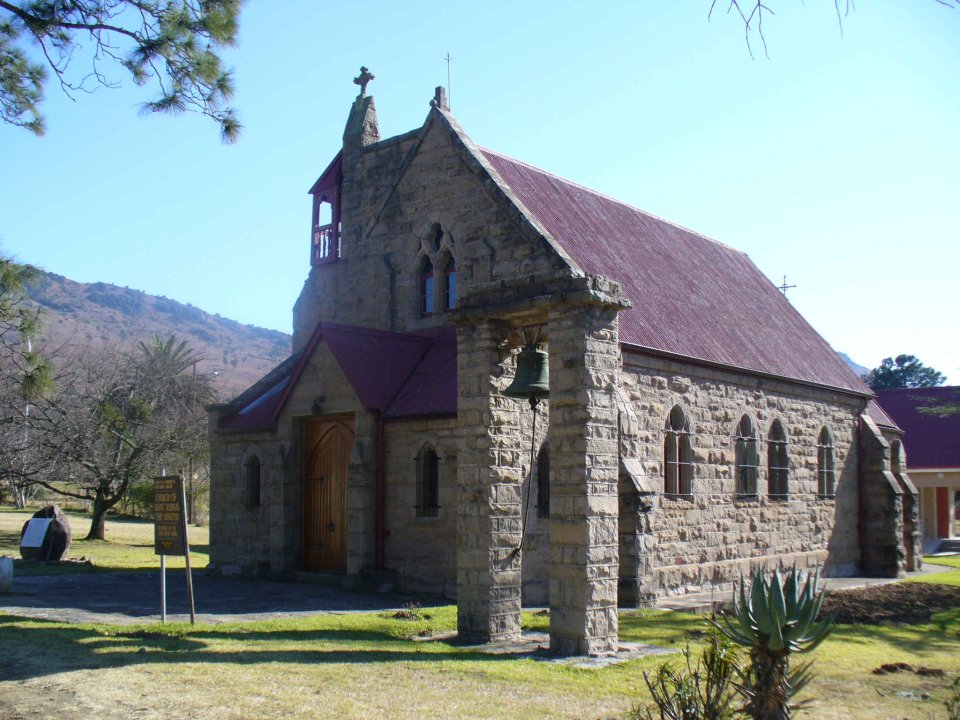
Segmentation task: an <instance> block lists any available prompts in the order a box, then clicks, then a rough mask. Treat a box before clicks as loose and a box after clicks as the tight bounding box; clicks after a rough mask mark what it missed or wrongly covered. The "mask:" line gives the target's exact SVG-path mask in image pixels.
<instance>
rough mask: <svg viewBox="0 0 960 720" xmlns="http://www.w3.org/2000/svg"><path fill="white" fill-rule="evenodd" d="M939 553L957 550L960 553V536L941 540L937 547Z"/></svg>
mask: <svg viewBox="0 0 960 720" xmlns="http://www.w3.org/2000/svg"><path fill="white" fill-rule="evenodd" d="M937 552H938V553H944V552H955V553H960V538H946V539H944V540H941V541H940V545H939V546H938V547H937Z"/></svg>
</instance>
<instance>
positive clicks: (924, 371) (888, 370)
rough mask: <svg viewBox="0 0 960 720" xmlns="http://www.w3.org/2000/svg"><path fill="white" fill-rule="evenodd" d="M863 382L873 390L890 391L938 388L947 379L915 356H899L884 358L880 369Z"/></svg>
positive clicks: (871, 372)
mask: <svg viewBox="0 0 960 720" xmlns="http://www.w3.org/2000/svg"><path fill="white" fill-rule="evenodd" d="M863 380H864V382H865V383H867V385H869V386H870V389H871V390H888V389H891V388H919V387H936V386H938V385H943V383H945V382H946V381H947V378H946V376H945V375H943V374H942V373H940V372H938V371H936V370H934V369H933V368H931V367H927V366H926V365H924V364H923V363H922V362H920V361H919V360H917V358H916V357H915V356H913V355H897V357H896V358H884V359H883V361H882V362H881V363H880V366H879V367H876V368H874V369H873V370H871V371H870V372H868V373H867V374H866V375H864V376H863Z"/></svg>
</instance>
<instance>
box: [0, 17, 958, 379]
mask: <svg viewBox="0 0 960 720" xmlns="http://www.w3.org/2000/svg"><path fill="white" fill-rule="evenodd" d="M720 4H721V7H720V8H718V10H717V11H716V12H715V13H714V17H713V19H712V20H711V21H709V22H708V19H707V9H708V7H709V1H708V0H704V1H702V2H701V1H700V0H687V2H683V3H679V2H678V3H662V2H657V3H653V2H629V3H627V2H623V3H596V4H593V5H585V4H584V3H582V2H576V3H574V2H566V1H562V0H553V1H552V2H540V1H539V0H537V1H529V2H524V3H506V2H489V3H485V4H480V3H475V2H471V3H467V2H458V1H456V0H447V1H445V2H432V1H431V2H422V3H395V2H379V1H377V0H372V1H370V2H365V3H362V4H358V3H352V2H339V1H334V2H326V3H318V2H299V1H297V2H294V1H290V2H282V3H280V2H273V3H268V2H264V1H263V0H253V2H250V3H248V5H247V6H246V7H245V8H244V11H243V15H242V17H241V33H240V42H239V45H238V47H237V48H235V49H233V50H231V51H230V52H229V53H228V54H227V58H226V59H227V62H228V64H229V65H230V66H232V67H233V68H234V70H235V78H236V85H237V95H236V102H235V105H236V107H237V109H238V111H239V113H240V115H241V120H242V122H243V123H244V125H245V129H244V131H243V134H242V136H241V139H240V142H239V143H238V144H236V145H234V146H223V145H221V144H220V143H219V141H218V132H217V128H216V127H215V126H214V124H213V123H211V122H210V121H208V120H205V119H203V118H201V117H197V116H190V115H185V116H181V117H168V116H162V117H161V116H151V117H147V118H144V117H141V116H139V115H138V114H137V105H138V103H139V102H141V101H142V100H143V96H142V95H141V94H140V93H139V92H138V90H137V89H136V88H135V87H133V86H132V83H130V82H129V81H127V80H126V79H123V80H124V83H123V84H124V86H123V87H122V88H121V89H119V90H100V91H98V92H96V93H94V94H93V95H91V96H86V95H84V96H80V97H77V99H76V100H75V101H73V100H70V99H68V98H66V97H65V96H64V95H63V94H62V93H61V92H60V90H59V89H58V88H57V87H56V86H53V85H50V86H49V87H48V91H47V100H46V102H45V106H44V108H45V111H46V114H47V118H48V133H47V136H46V137H44V138H40V139H37V138H34V137H32V136H30V135H28V134H26V133H25V132H24V131H22V130H18V129H16V128H13V127H9V126H0V158H2V159H0V169H2V170H0V250H2V251H3V252H5V253H7V254H9V255H13V256H15V257H16V258H17V259H19V260H21V261H23V262H29V263H33V264H36V265H39V266H41V267H43V268H45V269H47V270H50V271H52V272H56V273H60V274H63V275H66V276H68V277H70V278H73V279H75V280H78V281H81V282H95V281H103V282H111V283H115V284H118V285H121V286H129V287H132V288H137V289H141V290H145V291H147V292H150V293H155V294H160V295H166V296H167V297H171V298H174V299H176V300H180V301H182V302H189V303H192V304H193V305H196V306H197V307H200V308H202V309H204V310H207V311H209V312H216V313H220V314H221V315H224V316H227V317H230V318H234V319H236V320H240V321H242V322H246V323H252V324H255V325H260V326H264V327H270V328H276V329H279V330H285V331H288V332H289V330H290V326H291V308H292V306H293V302H294V300H295V299H296V296H297V294H298V293H299V291H300V288H301V286H302V283H303V280H304V278H305V277H306V274H307V271H308V250H309V224H310V203H309V198H308V196H307V189H308V188H309V187H310V185H311V184H312V183H313V181H314V180H315V179H316V178H317V176H318V175H319V174H320V172H321V171H322V170H323V169H324V167H325V166H326V164H327V162H328V161H329V160H330V159H331V157H332V156H333V155H334V154H335V153H336V151H337V150H338V148H339V143H340V137H341V134H342V130H343V124H344V122H345V121H346V117H347V112H348V110H349V107H350V103H351V101H352V100H353V98H354V97H355V95H356V90H357V88H356V86H355V85H353V83H352V78H353V77H354V76H355V75H356V74H357V71H358V68H359V66H360V65H361V64H363V65H367V66H369V67H370V69H371V71H372V72H374V73H375V74H376V80H374V81H373V83H371V85H370V88H369V92H370V93H371V94H373V95H374V97H375V98H376V103H377V109H378V113H379V118H380V129H381V133H382V134H383V136H384V137H388V136H391V135H395V134H398V133H401V132H405V131H407V130H410V129H413V128H415V127H417V126H419V125H420V124H422V122H423V120H424V118H425V117H426V114H427V111H428V109H429V108H428V103H429V100H430V99H431V98H432V96H433V88H434V87H435V86H436V85H440V84H446V79H447V68H446V63H445V62H444V61H443V59H442V58H443V56H444V55H445V54H446V53H447V52H448V51H449V52H450V54H451V55H452V57H453V62H452V87H451V105H452V109H453V113H454V115H455V116H456V117H457V119H458V120H459V122H460V124H461V125H462V126H463V128H464V129H465V130H466V132H467V133H468V134H469V135H470V136H471V137H472V138H473V140H474V141H475V142H477V143H478V144H480V145H483V146H486V147H490V148H493V149H495V150H497V151H499V152H502V153H506V154H508V155H512V156H514V157H517V158H520V159H522V160H524V161H526V162H529V163H532V164H534V165H537V166H539V167H542V168H544V169H546V170H549V171H551V172H554V173H556V174H558V175H561V176H564V177H567V178H569V179H571V180H574V181H575V182H578V183H581V184H583V185H587V186H589V187H593V188H596V189H597V190H599V191H601V192H604V193H606V194H609V195H612V196H614V197H618V198H620V199H622V200H624V201H626V202H629V203H630V204H632V205H635V206H637V207H640V208H643V209H644V210H647V211H650V212H652V213H655V214H657V215H659V216H661V217H664V218H666V219H669V220H671V221H674V222H677V223H679V224H681V225H684V226H687V227H690V228H692V229H695V230H697V231H699V232H702V233H704V234H706V235H709V236H711V237H713V238H715V239H717V240H720V241H722V242H725V243H727V244H729V245H732V246H734V247H737V248H739V249H741V250H744V251H746V252H747V253H748V254H749V255H750V257H751V258H752V259H753V260H754V262H755V263H757V265H758V266H759V267H760V268H761V270H763V272H764V273H766V275H767V276H768V277H770V278H771V279H772V280H774V281H776V283H777V284H779V283H780V282H781V281H782V277H783V275H784V274H786V275H787V279H788V282H789V283H791V284H795V285H796V286H797V287H796V288H795V289H792V290H790V292H789V298H790V300H791V301H792V302H793V303H794V304H795V306H796V307H797V308H798V309H799V310H800V311H801V312H802V313H803V314H804V315H805V316H806V318H807V319H808V320H809V321H810V322H811V323H812V324H813V326H814V327H815V328H817V330H819V331H820V333H821V334H823V335H824V337H826V338H827V340H828V341H829V342H830V343H831V344H832V345H833V346H834V347H835V348H836V349H838V350H842V351H845V352H847V353H848V354H850V355H851V356H852V357H853V358H854V359H855V360H857V361H858V362H860V363H862V364H864V365H868V366H874V365H877V364H878V363H879V362H880V360H881V359H882V358H883V357H885V356H889V355H896V354H899V353H911V354H914V355H917V356H918V357H920V359H921V360H922V361H923V362H925V363H926V364H928V365H932V366H933V367H935V368H937V369H939V370H941V371H942V372H944V373H946V374H947V375H948V376H949V378H950V381H951V382H952V383H955V384H956V383H960V340H958V337H957V326H958V322H957V319H956V315H957V311H958V310H960V301H958V300H960V288H958V286H960V237H958V234H960V233H958V228H960V199H958V189H960V134H958V133H957V130H956V123H957V120H958V118H960V83H958V82H957V77H956V72H957V71H956V69H957V67H958V65H960V43H958V42H957V40H958V38H960V8H954V9H949V8H947V7H944V6H943V5H941V4H939V3H937V2H936V1H935V0H912V2H903V1H902V0H875V1H874V2H871V3H866V2H862V3H858V7H857V10H856V12H854V13H852V14H851V15H850V16H849V17H847V18H846V19H845V21H844V24H843V36H842V37H841V33H840V30H839V28H838V24H837V19H836V16H835V14H834V9H833V3H832V2H829V0H816V1H815V2H809V3H806V4H805V5H804V4H801V3H798V2H792V1H787V0H782V1H777V2H773V0H771V5H772V7H773V9H775V10H776V11H777V14H776V16H775V17H772V18H770V19H769V21H768V23H767V25H766V36H767V42H768V44H769V53H770V57H769V59H766V58H764V57H763V53H762V49H761V48H760V46H759V44H758V39H756V38H755V39H754V51H755V56H756V57H755V59H751V57H750V55H749V53H748V52H747V48H746V46H745V43H744V39H743V32H742V27H741V26H740V25H738V21H737V20H736V19H735V18H734V17H732V16H728V15H725V14H724V13H723V7H722V0H720ZM118 77H119V75H118Z"/></svg>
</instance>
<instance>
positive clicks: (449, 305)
mask: <svg viewBox="0 0 960 720" xmlns="http://www.w3.org/2000/svg"><path fill="white" fill-rule="evenodd" d="M456 306H457V261H456V260H454V259H453V255H451V256H450V259H449V260H447V266H446V268H444V270H443V309H444V310H453V309H454V308H455V307H456Z"/></svg>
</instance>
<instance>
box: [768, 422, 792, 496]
mask: <svg viewBox="0 0 960 720" xmlns="http://www.w3.org/2000/svg"><path fill="white" fill-rule="evenodd" d="M787 445H788V443H787V433H786V432H784V429H783V423H781V422H780V421H779V420H774V421H773V423H772V424H771V425H770V432H769V433H768V434H767V494H768V495H769V496H770V497H771V498H773V499H775V500H784V499H786V497H787V494H788V487H787V483H788V480H789V477H790V458H789V456H788V454H787Z"/></svg>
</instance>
